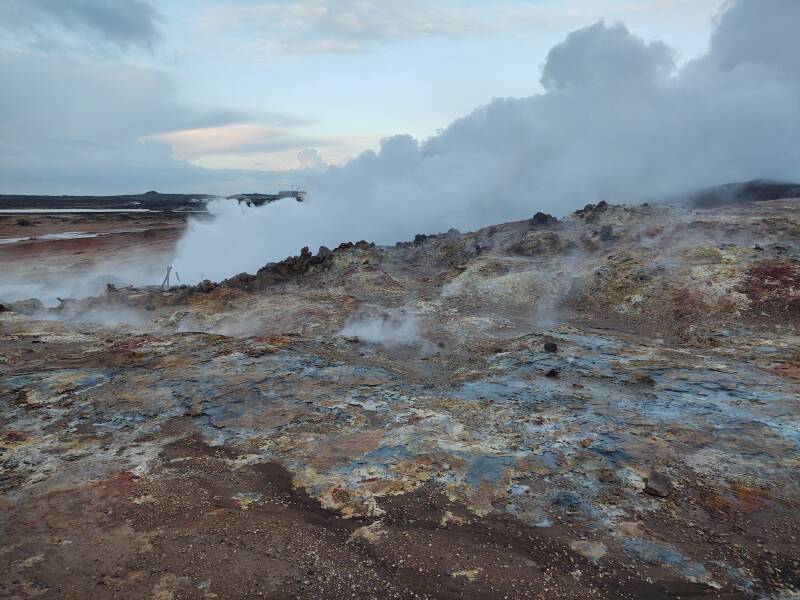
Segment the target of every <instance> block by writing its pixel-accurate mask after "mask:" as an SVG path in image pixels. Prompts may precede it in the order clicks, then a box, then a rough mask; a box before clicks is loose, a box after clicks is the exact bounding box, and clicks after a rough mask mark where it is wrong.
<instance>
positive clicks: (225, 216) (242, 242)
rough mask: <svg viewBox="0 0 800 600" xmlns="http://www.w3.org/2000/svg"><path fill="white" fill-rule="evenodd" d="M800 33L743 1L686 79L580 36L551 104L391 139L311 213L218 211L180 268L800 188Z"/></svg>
mask: <svg viewBox="0 0 800 600" xmlns="http://www.w3.org/2000/svg"><path fill="white" fill-rule="evenodd" d="M797 23H800V2H797V1H796V0H733V1H730V2H728V3H726V4H725V6H724V9H723V12H722V14H721V15H720V16H719V17H718V19H717V22H716V26H715V30H714V33H713V36H712V38H711V43H710V47H709V50H708V52H707V53H706V54H705V55H704V56H702V57H700V58H698V59H696V60H694V61H692V62H690V63H688V64H686V65H684V66H682V67H677V66H676V64H675V62H674V59H673V52H672V51H671V50H670V48H669V47H667V46H666V45H665V44H663V43H660V42H652V43H648V42H646V41H645V40H643V39H641V38H639V37H637V36H636V35H634V34H632V33H631V32H629V31H628V29H627V28H626V27H625V26H624V25H622V24H619V23H617V24H613V25H607V24H604V23H602V22H601V23H597V24H595V25H592V26H590V27H587V28H585V29H581V30H578V31H575V32H574V33H572V34H570V35H569V36H568V37H567V38H566V40H565V41H563V42H562V43H560V44H559V45H557V46H556V47H554V48H553V49H552V50H551V51H550V53H549V55H548V57H547V61H546V63H545V65H544V67H543V69H542V76H541V81H542V84H543V86H544V88H545V91H544V93H542V94H539V95H536V96H532V97H529V98H521V99H514V98H506V99H498V100H495V101H493V102H492V103H490V104H489V105H488V106H485V107H481V108H479V109H477V110H476V111H475V112H473V113H472V114H471V115H468V116H466V117H464V118H462V119H459V120H457V121H455V122H454V123H452V124H451V125H450V126H449V127H447V128H446V129H445V130H444V131H443V132H442V133H441V134H439V135H437V136H435V137H433V138H431V139H429V140H427V141H425V142H423V143H419V142H418V141H417V140H415V139H413V138H411V137H409V136H402V135H401V136H396V137H392V138H389V139H387V140H385V141H384V142H383V144H382V146H381V148H380V151H379V152H377V153H375V152H365V153H364V154H362V155H361V156H359V157H358V158H356V159H355V160H353V161H351V162H350V163H348V164H347V165H345V166H343V167H331V168H329V169H328V170H326V171H324V172H322V173H321V174H319V175H317V176H315V178H314V180H313V182H312V184H311V186H310V189H309V192H310V194H309V197H310V198H311V199H312V201H311V202H309V203H306V204H297V203H294V202H291V201H282V202H279V203H277V204H274V205H271V206H268V207H264V208H259V209H249V208H242V207H239V206H236V205H230V204H224V203H222V202H217V203H212V204H211V205H210V207H209V208H210V211H211V212H212V214H213V215H214V216H215V217H216V218H215V219H214V220H213V222H210V223H202V222H195V223H192V224H191V226H190V227H189V229H188V231H187V232H186V234H185V236H184V238H183V239H182V240H181V242H180V244H179V247H178V257H177V261H176V265H175V266H176V268H177V270H178V271H180V272H181V273H182V274H183V275H184V276H185V277H189V278H191V279H194V280H198V279H199V278H200V277H201V276H205V277H209V278H213V279H219V278H223V277H226V276H230V275H232V274H234V273H236V272H240V271H243V270H249V271H253V270H255V269H257V268H258V267H260V266H262V265H263V264H264V263H266V262H268V261H274V260H279V259H281V258H284V257H285V256H287V255H290V254H296V253H297V251H298V249H299V248H300V247H301V246H305V245H308V246H311V247H315V246H317V245H327V246H331V245H335V244H337V243H339V242H340V241H344V240H357V239H368V240H372V241H375V242H378V243H390V242H394V241H397V240H403V239H409V238H410V237H412V236H413V234H415V233H432V232H438V231H446V230H447V229H449V228H450V227H457V228H459V229H462V230H463V229H471V228H476V227H479V226H483V225H487V224H491V223H496V222H501V221H507V220H511V219H519V218H525V217H529V216H530V215H531V214H532V213H533V212H536V211H538V210H542V211H546V212H552V213H554V214H557V215H563V214H564V213H566V212H568V211H570V210H572V209H574V208H576V207H578V206H582V205H584V204H586V203H588V202H596V201H599V200H601V199H606V200H609V201H613V202H632V201H644V200H649V199H652V198H663V197H667V196H669V195H671V194H676V193H680V192H684V191H688V190H692V189H697V188H701V187H705V186H710V185H715V184H718V183H721V182H728V181H741V180H748V179H755V178H773V179H794V180H797V179H800V144H798V143H797V140H798V139H800V64H798V61H799V60H800V59H798V57H800V36H797V35H796V31H794V29H795V28H796V24H797ZM523 75H524V76H525V74H523Z"/></svg>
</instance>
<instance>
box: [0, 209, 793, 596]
mask: <svg viewBox="0 0 800 600" xmlns="http://www.w3.org/2000/svg"><path fill="white" fill-rule="evenodd" d="M530 216H532V218H528V219H525V220H522V221H518V222H510V223H502V224H494V225H492V226H489V227H486V228H483V229H480V230H477V231H472V232H464V233H457V232H455V231H450V232H448V233H446V234H443V235H440V236H435V237H430V238H423V237H419V238H417V239H416V240H414V241H409V242H406V243H401V244H399V245H394V244H392V245H389V246H372V245H370V244H368V243H363V244H355V245H353V244H344V245H342V246H340V247H336V248H335V249H334V250H333V251H331V252H322V253H318V254H315V255H312V253H310V252H302V253H300V255H299V256H294V257H293V258H292V259H290V260H287V261H282V262H281V263H279V264H275V265H270V266H264V267H263V268H261V269H258V270H257V272H254V273H253V274H251V275H239V276H235V277H232V278H230V279H229V280H226V281H223V282H219V283H218V284H213V283H210V282H204V283H203V284H201V285H198V286H183V287H181V286H177V285H175V286H173V287H172V288H171V289H170V290H168V291H165V290H161V289H157V288H155V289H154V288H152V287H149V288H144V289H137V288H127V289H122V288H111V289H105V290H104V291H103V293H102V294H101V295H99V296H96V297H92V298H83V299H73V300H68V301H66V302H63V303H61V304H60V305H59V307H57V308H56V309H53V310H49V311H37V312H34V313H33V314H25V311H24V310H23V309H24V308H25V307H16V306H12V307H11V310H4V311H0V398H2V399H3V401H2V402H0V424H2V427H0V503H1V505H2V507H3V510H2V511H0V596H3V597H11V598H14V597H26V596H31V595H38V596H40V597H53V598H61V597H93V598H95V597H96V598H143V597H156V598H168V597H175V598H179V597H189V598H192V597H206V598H207V597H214V596H217V597H220V598H222V597H225V598H229V597H230V598H239V597H246V598H259V597H296V598H309V599H311V598H342V597H356V598H371V597H379V598H402V599H406V598H408V599H409V600H410V599H412V598H425V597H427V598H487V599H491V600H494V599H498V600H500V599H505V598H534V599H540V600H550V599H551V598H554V597H558V598H566V599H571V600H572V599H574V600H584V599H586V598H597V599H600V600H623V599H624V600H639V599H645V598H646V599H648V600H649V599H659V600H667V599H668V598H676V597H681V598H726V599H736V600H739V599H742V600H750V599H752V600H756V599H758V600H761V599H769V600H784V599H788V598H792V597H793V596H794V595H796V594H795V590H796V587H797V581H799V580H800V561H798V557H797V550H796V548H797V543H796V540H797V538H798V536H800V483H799V482H800V444H799V442H800V440H799V439H798V434H797V432H798V430H800V418H799V417H798V415H800V354H799V353H798V348H800V202H798V200H797V199H794V200H791V199H787V200H777V201H767V202H758V203H739V204H735V205H730V206H723V207H719V208H714V209H700V210H690V209H686V208H678V207H670V206H663V205H658V206H654V205H651V206H615V205H610V206H609V205H606V204H599V205H593V206H589V207H586V208H584V209H581V210H579V211H577V212H575V213H573V214H570V215H567V216H566V217H565V218H563V219H561V220H558V221H557V220H555V219H553V218H551V217H548V216H546V215H543V214H537V215H535V216H533V215H530ZM176 237H177V236H176V235H175V234H174V233H173V234H172V239H173V241H174V239H175V238H176ZM100 239H103V238H94V239H92V240H86V239H83V240H60V241H56V240H50V241H47V242H44V243H45V244H48V245H49V244H56V243H58V244H64V243H68V244H80V246H71V248H73V250H74V251H77V252H84V253H85V252H87V250H88V247H87V244H89V245H91V244H95V243H108V241H105V242H99V241H98V240H100ZM133 239H135V240H136V241H137V242H141V241H142V239H141V238H132V240H133ZM166 239H167V238H166V237H165V238H162V242H163V241H165V240H166ZM132 240H130V241H132ZM10 246H13V244H12V245H10ZM134 248H136V245H134V246H133V248H131V249H134ZM3 251H5V250H3V249H2V248H0V252H3ZM296 253H297V250H295V251H294V252H293V254H296ZM78 256H83V255H78ZM119 321H125V322H126V323H125V324H124V325H120V324H119ZM31 523H33V524H35V526H31Z"/></svg>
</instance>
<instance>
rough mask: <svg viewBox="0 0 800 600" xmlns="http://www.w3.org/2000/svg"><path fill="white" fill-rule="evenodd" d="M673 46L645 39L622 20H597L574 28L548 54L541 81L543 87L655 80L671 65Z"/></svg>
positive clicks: (555, 87) (669, 70)
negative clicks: (575, 29)
mask: <svg viewBox="0 0 800 600" xmlns="http://www.w3.org/2000/svg"><path fill="white" fill-rule="evenodd" d="M672 54H673V53H672V50H671V49H670V48H669V47H668V46H667V45H666V44H664V43H663V42H652V43H649V44H648V43H647V42H645V41H644V40H643V39H641V38H639V37H637V36H635V35H632V34H631V33H630V32H629V31H628V29H627V28H626V27H625V26H624V25H623V24H622V23H615V24H613V25H611V26H606V25H605V24H604V23H602V22H601V23H597V24H596V25H593V26H592V27H587V28H585V29H580V30H578V31H575V32H573V33H571V34H569V36H567V39H566V40H565V41H563V42H562V43H560V44H558V45H557V46H555V47H554V48H553V49H552V50H550V52H549V53H548V55H547V62H546V63H545V66H544V69H543V72H542V78H541V83H542V86H543V87H544V88H545V89H546V90H563V89H566V88H568V87H570V86H571V85H579V86H582V85H587V84H602V83H604V82H606V83H612V84H614V85H624V84H625V83H626V82H642V81H655V80H656V79H658V78H660V77H664V76H665V75H668V74H669V73H670V72H671V71H672V70H673V69H674V68H675V63H674V61H673V56H672Z"/></svg>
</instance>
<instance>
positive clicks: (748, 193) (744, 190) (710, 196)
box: [686, 179, 800, 208]
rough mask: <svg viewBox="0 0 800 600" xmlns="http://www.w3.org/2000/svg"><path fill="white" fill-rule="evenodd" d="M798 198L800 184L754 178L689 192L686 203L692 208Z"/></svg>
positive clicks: (799, 195)
mask: <svg viewBox="0 0 800 600" xmlns="http://www.w3.org/2000/svg"><path fill="white" fill-rule="evenodd" d="M783 198H800V184H798V183H786V182H779V181H769V180H766V179H755V180H753V181H746V182H744V183H728V184H725V185H718V186H716V187H711V188H706V189H704V190H700V191H698V192H695V193H693V194H690V195H689V197H688V199H687V201H686V204H687V205H688V206H690V207H692V208H713V207H715V206H726V205H729V204H742V203H746V202H764V201H767V200H780V199H783Z"/></svg>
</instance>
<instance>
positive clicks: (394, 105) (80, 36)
mask: <svg viewBox="0 0 800 600" xmlns="http://www.w3.org/2000/svg"><path fill="white" fill-rule="evenodd" d="M770 1H772V0H767V2H770ZM722 6H723V2H722V0H481V1H477V0H445V1H438V2H430V1H427V2H426V1H418V0H407V1H405V2H402V3H401V2H395V1H389V0H294V1H275V0H235V1H230V2H225V1H211V0H192V1H189V0H159V1H158V2H155V1H148V0H59V1H57V2H55V1H52V0H0V81H1V82H2V87H3V93H2V94H0V193H51V194H78V193H80V194H113V193H139V192H143V191H146V190H149V189H157V190H159V191H165V192H197V193H217V194H233V193H241V192H248V191H261V192H270V191H274V190H276V189H278V188H282V187H286V186H288V185H290V184H294V183H302V182H304V181H306V179H307V176H308V175H309V174H311V175H313V174H316V173H320V172H322V171H324V169H325V168H326V167H327V165H345V164H347V163H348V161H351V160H352V159H355V158H357V157H359V155H361V153H362V152H364V151H367V150H379V148H380V147H381V141H382V140H386V139H389V138H391V137H392V136H395V135H397V134H409V135H410V136H412V137H413V138H414V139H415V140H417V141H419V142H420V143H425V141H426V140H431V139H434V138H435V137H436V136H437V135H438V134H440V133H441V132H443V131H445V130H446V129H447V128H448V127H449V126H450V125H451V123H453V122H454V121H456V120H457V119H459V118H461V117H464V116H466V115H469V114H471V113H472V112H473V111H474V110H475V109H476V108H478V107H481V106H486V105H489V104H490V103H491V102H492V101H493V100H494V99H498V98H528V97H532V96H536V95H538V94H543V93H546V92H547V91H548V90H547V89H546V83H543V82H545V80H544V79H543V78H542V69H543V68H544V66H545V64H546V63H547V61H548V56H549V53H550V51H551V49H552V48H554V47H555V46H557V45H558V44H559V43H561V42H562V41H563V40H564V39H565V38H566V37H567V36H568V35H569V34H570V32H573V31H575V30H578V29H580V28H585V27H587V26H592V25H596V24H597V23H598V22H600V21H603V22H604V23H605V24H607V25H608V26H611V25H613V24H614V23H616V22H617V21H621V22H624V23H625V24H626V26H627V28H628V29H629V30H630V31H633V32H635V33H636V35H637V36H640V37H641V38H642V39H643V40H648V41H649V40H659V41H662V42H663V43H665V44H666V45H667V46H668V47H669V48H670V57H671V60H672V61H673V62H674V64H675V65H677V66H678V67H680V66H681V65H685V64H688V63H691V62H692V61H694V60H696V59H697V58H698V57H701V56H703V55H704V54H705V53H706V52H708V48H709V40H710V38H711V34H712V31H713V28H714V25H715V22H716V20H717V19H718V16H719V14H720V12H721V8H722Z"/></svg>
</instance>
